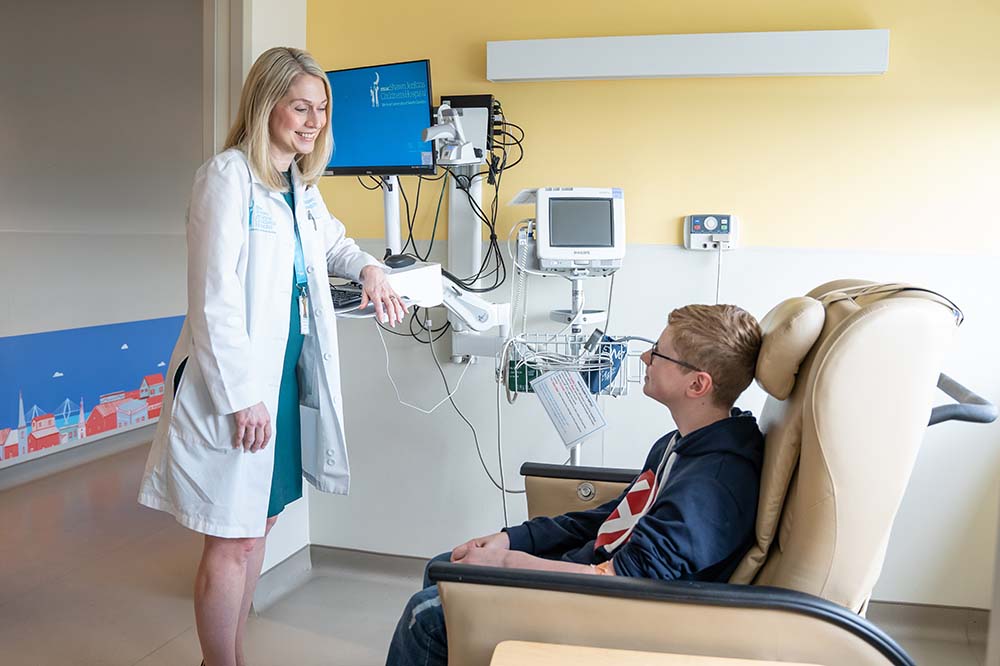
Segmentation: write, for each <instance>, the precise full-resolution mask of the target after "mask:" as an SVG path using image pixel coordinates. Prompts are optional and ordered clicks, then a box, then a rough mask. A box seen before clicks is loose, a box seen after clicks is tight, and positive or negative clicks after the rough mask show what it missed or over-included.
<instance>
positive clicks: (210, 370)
mask: <svg viewBox="0 0 1000 666" xmlns="http://www.w3.org/2000/svg"><path fill="white" fill-rule="evenodd" d="M330 104H331V99H330V85H329V82H328V81H327V79H326V76H325V74H324V73H323V70H322V69H320V67H319V66H318V65H317V64H316V62H315V60H313V58H312V57H311V56H310V55H309V54H308V53H306V52H304V51H301V50H299V49H293V48H274V49H270V50H269V51H266V52H265V53H263V54H262V55H261V56H260V58H258V59H257V61H256V62H255V63H254V65H253V67H252V68H251V69H250V73H249V75H248V76H247V80H246V83H245V84H244V86H243V93H242V96H241V99H240V108H239V112H238V117H237V120H236V122H235V124H234V125H233V127H232V129H231V130H230V132H229V136H228V137H227V138H226V146H225V150H224V151H223V152H221V153H219V154H218V155H216V156H215V157H213V158H212V159H211V160H209V161H208V162H207V163H206V164H204V165H203V166H202V167H201V168H200V169H199V170H198V173H197V174H196V176H195V182H194V190H193V193H192V197H191V206H190V209H189V211H188V221H187V246H188V277H187V282H188V312H187V318H186V319H185V322H184V326H183V328H182V330H181V334H180V338H179V339H178V341H177V346H176V347H175V349H174V353H173V355H172V357H171V359H170V366H169V370H168V376H169V378H170V379H169V381H168V391H167V395H166V397H165V400H164V404H163V413H162V415H161V417H160V422H159V425H158V426H157V430H156V435H155V437H154V439H153V446H152V449H151V451H150V454H149V460H148V462H147V463H146V471H145V476H144V478H143V480H142V486H141V489H140V493H139V502H140V503H142V504H144V505H146V506H149V507H152V508H154V509H160V510H163V511H167V512H169V513H171V514H173V515H174V516H175V517H176V519H177V520H178V521H179V522H180V523H181V524H182V525H184V526H185V527H188V528H189V529H192V530H194V531H196V532H200V533H202V534H204V535H205V540H204V550H203V552H202V556H201V563H200V565H199V567H198V573H197V576H196V579H195V591H194V595H195V596H194V605H195V618H196V622H197V628H198V638H199V640H200V642H201V648H202V654H203V655H204V658H205V661H204V664H206V666H243V665H244V663H245V661H244V657H243V649H242V642H243V634H244V631H245V626H246V620H247V614H248V612H249V609H250V602H251V600H252V598H253V592H254V588H255V587H256V584H257V578H258V576H259V575H260V568H261V563H262V562H263V559H264V542H265V539H266V537H267V533H268V531H269V530H270V529H271V527H272V526H273V525H274V523H275V521H276V520H277V517H278V514H279V513H280V512H281V511H282V509H284V507H285V505H286V504H288V503H289V502H292V501H294V500H296V499H298V498H299V497H301V496H302V477H303V476H305V478H306V479H308V480H309V482H310V483H312V484H313V485H314V486H316V487H317V488H318V489H319V490H322V491H326V492H332V493H339V494H346V493H347V490H348V484H349V472H348V466H347V451H346V448H345V441H344V428H343V422H344V420H343V413H342V402H341V396H340V368H339V364H338V352H337V329H336V325H335V320H334V312H333V303H332V301H331V298H330V290H329V284H328V282H327V274H328V273H330V274H335V275H339V276H343V277H349V278H353V279H355V280H359V281H360V282H361V283H362V285H363V287H364V293H363V298H362V304H361V305H362V307H365V306H366V305H367V304H368V302H373V303H374V305H375V308H376V316H378V317H379V318H380V319H382V320H383V321H388V322H389V323H391V324H393V325H395V324H396V323H397V322H398V321H400V320H401V319H402V318H403V316H404V315H405V310H404V307H403V305H402V303H401V302H400V299H399V297H398V296H397V295H396V293H395V292H394V291H393V290H392V288H391V287H390V286H389V284H388V281H387V280H386V277H385V271H384V269H383V267H382V265H381V264H380V263H379V262H378V261H377V260H376V259H375V258H374V257H372V256H371V255H369V254H367V253H365V252H362V251H361V250H360V249H359V248H358V246H357V245H356V244H355V242H354V241H353V240H351V239H349V238H347V237H346V235H345V232H344V225H343V224H341V223H340V221H339V220H337V219H336V218H335V217H332V216H331V215H330V213H329V212H328V211H327V208H326V205H325V204H324V202H323V198H322V197H321V196H320V193H319V190H318V189H317V187H316V185H317V183H318V181H319V178H320V176H321V175H322V173H323V168H324V166H325V165H326V164H327V162H328V160H329V157H330V152H331V150H332V138H331V134H330V132H329V128H328V124H329V122H330Z"/></svg>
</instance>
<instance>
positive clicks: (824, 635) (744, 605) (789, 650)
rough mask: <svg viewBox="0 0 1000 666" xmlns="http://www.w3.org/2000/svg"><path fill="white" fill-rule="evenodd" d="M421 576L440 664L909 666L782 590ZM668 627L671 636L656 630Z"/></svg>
mask: <svg viewBox="0 0 1000 666" xmlns="http://www.w3.org/2000/svg"><path fill="white" fill-rule="evenodd" d="M428 575H429V576H430V579H431V580H432V581H435V582H436V583H438V589H439V591H440V593H441V600H442V603H443V606H444V610H445V620H446V626H447V632H448V643H449V648H448V650H449V661H451V658H452V657H456V658H459V661H457V662H455V663H463V664H479V663H484V664H488V663H489V656H490V655H492V652H493V649H494V648H495V647H496V644H497V643H499V642H501V641H504V640H527V641H541V642H551V643H562V644H566V645H589V646H593V647H608V648H618V649H632V650H647V651H660V652H677V653H679V654H705V655H712V656H718V657H737V658H755V659H765V658H766V659H772V660H776V661H787V660H791V661H801V662H805V663H811V664H812V663H814V664H843V663H851V664H878V665H885V666H914V662H913V661H912V659H910V657H909V656H908V655H907V654H906V652H905V651H904V650H903V649H902V648H901V647H899V645H898V644H897V643H896V642H895V641H893V640H892V639H891V638H890V637H889V636H888V635H886V634H885V633H884V632H883V631H882V630H881V629H879V628H878V627H876V626H875V625H873V624H872V623H870V622H868V621H867V620H866V619H864V618H862V617H860V616H859V615H856V614H855V613H852V612H850V611H848V610H847V609H845V608H843V607H841V606H838V605H836V604H833V603H831V602H829V601H826V600H824V599H820V598H819V597H815V596H812V595H809V594H804V593H801V592H794V591H791V590H784V589H779V588H772V587H763V586H750V585H730V584H723V583H701V582H692V581H660V580H650V579H641V578H631V577H626V576H592V575H587V574H569V573H553V572H542V571H528V570H523V569H500V568H494V567H479V566H471V565H463V564H454V563H451V562H435V563H433V564H431V565H430V567H429V568H428ZM643 625H645V626H643ZM671 627H672V628H675V629H676V630H675V631H670V630H666V631H665V630H664V628H671ZM647 628H652V629H653V630H652V631H646V629H647ZM484 656H485V659H484Z"/></svg>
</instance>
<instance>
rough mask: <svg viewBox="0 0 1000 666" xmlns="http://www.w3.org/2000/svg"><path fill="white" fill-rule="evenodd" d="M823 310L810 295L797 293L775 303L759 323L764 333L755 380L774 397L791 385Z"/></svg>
mask: <svg viewBox="0 0 1000 666" xmlns="http://www.w3.org/2000/svg"><path fill="white" fill-rule="evenodd" d="M825 318H826V312H825V311H824V310H823V304H822V303H820V302H819V301H817V300H816V299H814V298H807V297H805V296H799V297H796V298H789V299H788V300H785V301H782V302H781V303H779V304H778V305H776V306H775V307H774V308H773V309H772V310H771V311H770V312H768V313H767V315H766V316H765V317H764V319H763V321H761V323H760V327H761V331H762V332H763V333H764V337H763V340H762V342H761V346H760V355H759V356H758V357H757V383H758V384H759V385H760V387H761V388H762V389H764V390H765V391H767V392H768V393H769V394H770V395H773V396H774V397H775V398H777V399H778V400H784V399H785V398H787V397H788V396H789V395H790V394H791V392H792V387H794V386H795V377H796V375H797V374H798V372H799V366H800V365H801V364H802V360H803V359H804V358H805V357H806V354H808V353H809V350H810V349H812V346H813V344H814V343H815V342H816V339H817V338H818V337H819V334H820V332H821V331H822V330H823V321H824V320H825Z"/></svg>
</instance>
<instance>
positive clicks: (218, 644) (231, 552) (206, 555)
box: [194, 536, 264, 666]
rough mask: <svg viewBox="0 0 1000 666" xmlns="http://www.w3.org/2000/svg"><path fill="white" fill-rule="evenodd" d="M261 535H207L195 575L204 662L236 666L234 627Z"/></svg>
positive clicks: (196, 614)
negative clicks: (239, 537)
mask: <svg viewBox="0 0 1000 666" xmlns="http://www.w3.org/2000/svg"><path fill="white" fill-rule="evenodd" d="M263 542H264V539H263V538H251V539H223V538H220V537H213V536H206V537H205V547H204V550H203V551H202V553H201V563H200V564H199V565H198V573H197V575H196V576H195V579H194V616H195V623H196V625H197V628H198V640H199V642H200V643H201V653H202V655H204V657H205V664H206V666H236V650H235V649H234V646H235V645H236V630H237V627H238V626H239V622H240V612H241V606H242V602H243V593H244V589H245V587H246V579H247V568H248V564H249V562H250V559H251V558H252V555H253V553H254V551H255V550H256V549H257V548H258V546H259V547H260V548H261V550H263Z"/></svg>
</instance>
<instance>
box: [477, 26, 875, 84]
mask: <svg viewBox="0 0 1000 666" xmlns="http://www.w3.org/2000/svg"><path fill="white" fill-rule="evenodd" d="M888 67H889V31H888V30H807V31H796V32H728V33H709V34H699V35H640V36H634V37H583V38H574V39H525V40H516V41H504V42H487V43H486V78H487V79H489V80H490V81H494V82H506V81H560V80H574V79H644V78H663V77H708V76H837V75H840V76H845V75H857V74H883V73H885V71H886V69H888Z"/></svg>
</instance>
